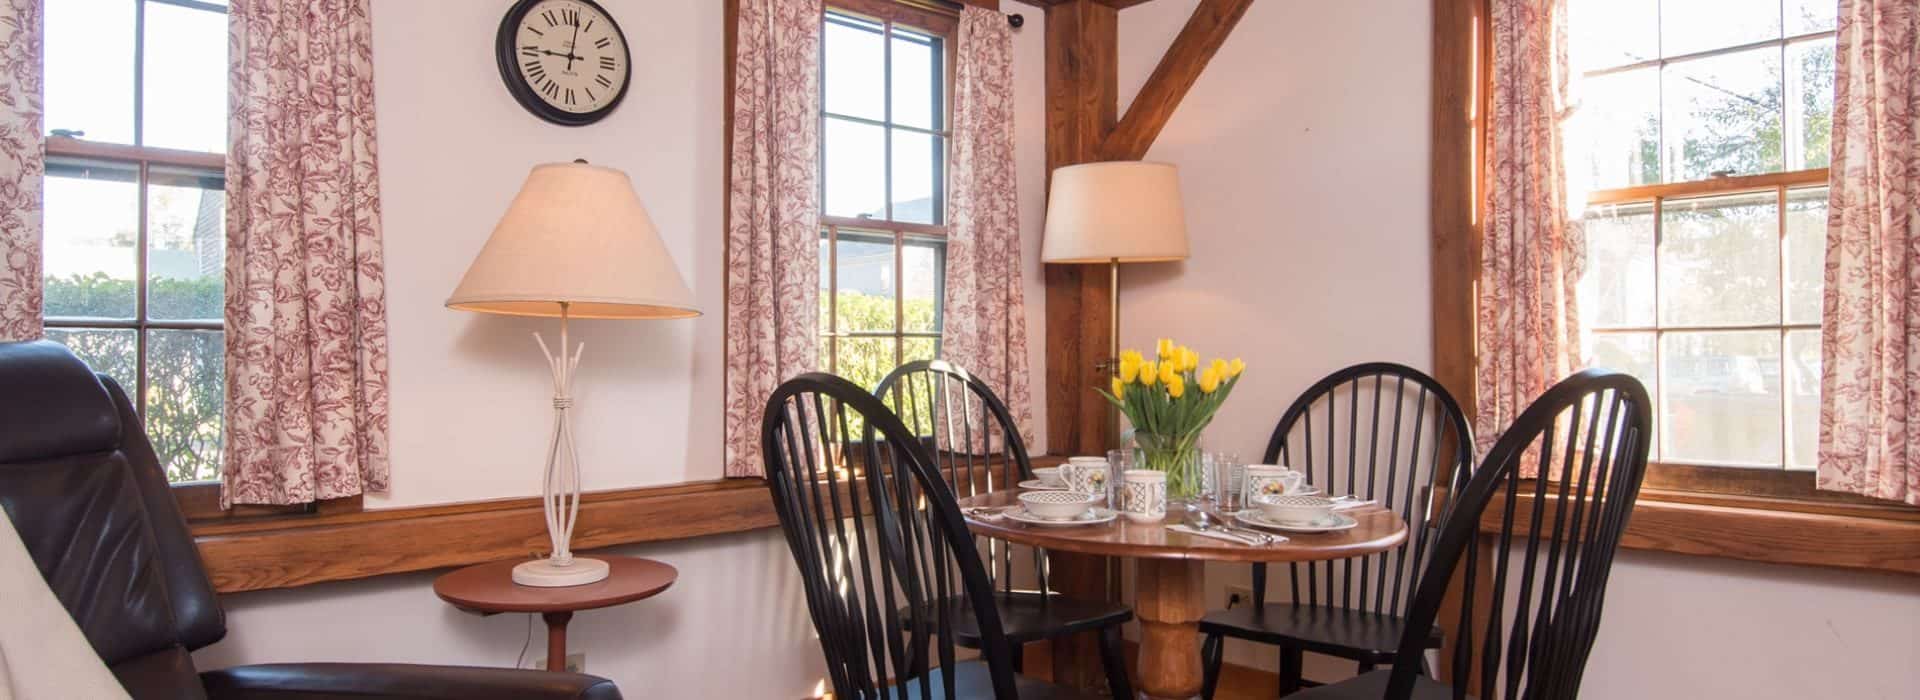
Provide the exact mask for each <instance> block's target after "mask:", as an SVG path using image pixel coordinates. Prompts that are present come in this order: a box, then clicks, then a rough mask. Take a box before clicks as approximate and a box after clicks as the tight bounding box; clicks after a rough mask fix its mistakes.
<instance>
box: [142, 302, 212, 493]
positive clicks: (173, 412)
mask: <svg viewBox="0 0 1920 700" xmlns="http://www.w3.org/2000/svg"><path fill="white" fill-rule="evenodd" d="M223 336H225V334H224V333H222V332H220V331H173V330H154V331H149V332H148V334H147V408H146V419H147V439H149V440H151V441H153V451H154V453H155V454H157V455H159V457H160V463H161V464H163V465H165V466H166V469H167V480H168V481H171V482H175V483H178V482H183V481H208V480H211V479H217V478H219V477H220V448H221V435H220V432H221V420H222V418H221V407H222V405H223V404H224V403H225V396H226V366H225V362H224V359H225V350H224V346H223Z"/></svg>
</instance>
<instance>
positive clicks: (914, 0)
mask: <svg viewBox="0 0 1920 700" xmlns="http://www.w3.org/2000/svg"><path fill="white" fill-rule="evenodd" d="M895 2H899V3H901V4H904V5H918V6H921V7H927V8H930V9H932V8H938V9H942V10H946V11H948V12H953V13H956V14H957V13H959V12H960V10H961V9H962V8H964V7H966V5H967V3H964V2H960V1H959V0H895ZM1026 24H1027V18H1026V17H1025V16H1024V15H1021V14H1020V13H1018V12H1011V13H1007V26H1010V27H1013V28H1014V29H1019V28H1021V27H1023V26H1026Z"/></svg>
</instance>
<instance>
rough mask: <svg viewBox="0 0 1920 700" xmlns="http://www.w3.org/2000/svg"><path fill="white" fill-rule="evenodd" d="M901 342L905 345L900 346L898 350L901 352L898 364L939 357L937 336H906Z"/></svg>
mask: <svg viewBox="0 0 1920 700" xmlns="http://www.w3.org/2000/svg"><path fill="white" fill-rule="evenodd" d="M901 342H903V343H905V345H902V346H901V347H900V352H901V353H902V354H903V356H902V357H901V358H900V364H903V365H904V364H906V363H909V362H913V361H915V360H935V359H939V354H938V353H939V352H940V339H938V338H907V339H905V340H903V341H901Z"/></svg>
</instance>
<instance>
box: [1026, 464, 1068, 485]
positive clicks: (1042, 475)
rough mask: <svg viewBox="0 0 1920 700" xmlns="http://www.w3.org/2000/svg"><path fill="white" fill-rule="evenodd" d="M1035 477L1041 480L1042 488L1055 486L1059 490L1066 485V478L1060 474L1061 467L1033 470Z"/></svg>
mask: <svg viewBox="0 0 1920 700" xmlns="http://www.w3.org/2000/svg"><path fill="white" fill-rule="evenodd" d="M1033 476H1034V478H1036V479H1039V480H1040V484H1041V485H1042V486H1053V487H1056V488H1057V487H1060V486H1063V485H1065V484H1066V477H1065V476H1064V475H1062V474H1061V473H1060V468H1059V467H1041V468H1039V469H1035V470H1033Z"/></svg>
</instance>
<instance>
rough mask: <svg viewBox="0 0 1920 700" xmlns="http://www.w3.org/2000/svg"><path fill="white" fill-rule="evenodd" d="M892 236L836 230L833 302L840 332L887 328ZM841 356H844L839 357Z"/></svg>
mask: <svg viewBox="0 0 1920 700" xmlns="http://www.w3.org/2000/svg"><path fill="white" fill-rule="evenodd" d="M893 268H894V256H893V236H891V235H888V234H862V233H854V232H849V231H841V232H840V243H839V268H838V269H836V270H835V271H834V278H835V279H836V280H837V281H838V282H839V285H840V291H839V298H838V300H837V303H838V304H839V309H838V316H839V320H840V331H841V332H843V333H845V332H850V331H891V330H893V327H894V325H893V321H894V314H895V312H896V311H897V309H895V308H894V296H893V290H894V276H893V272H894V270H893ZM842 359H843V360H844V359H845V358H844V357H843V358H842Z"/></svg>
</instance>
